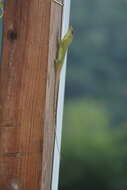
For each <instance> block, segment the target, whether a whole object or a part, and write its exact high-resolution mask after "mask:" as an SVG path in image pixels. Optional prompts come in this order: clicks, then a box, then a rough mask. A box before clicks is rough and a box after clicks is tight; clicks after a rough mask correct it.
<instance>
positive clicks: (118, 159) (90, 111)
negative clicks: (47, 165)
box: [60, 99, 127, 190]
mask: <svg viewBox="0 0 127 190" xmlns="http://www.w3.org/2000/svg"><path fill="white" fill-rule="evenodd" d="M64 117H65V119H64V136H63V142H64V143H63V146H62V155H61V156H62V162H61V173H60V190H64V189H66V190H71V189H73V190H76V189H87V190H93V188H94V189H95V190H102V189H103V190H121V189H122V190H124V189H127V166H126V162H127V161H126V160H127V159H126V158H127V149H126V147H127V127H125V126H127V125H126V124H125V125H124V126H120V127H119V128H117V129H115V128H111V127H110V122H109V121H110V117H109V115H108V113H107V111H106V110H105V109H104V106H103V103H102V102H95V101H93V100H89V99H84V100H77V101H76V102H75V103H74V102H73V101H72V102H69V103H67V105H66V106H65V115H64ZM121 129H124V130H121Z"/></svg>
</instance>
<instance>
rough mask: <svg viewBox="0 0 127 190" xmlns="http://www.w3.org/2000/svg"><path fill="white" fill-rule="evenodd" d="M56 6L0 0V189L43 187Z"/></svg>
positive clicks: (48, 159)
mask: <svg viewBox="0 0 127 190" xmlns="http://www.w3.org/2000/svg"><path fill="white" fill-rule="evenodd" d="M61 11H62V8H61V7H58V6H57V5H56V4H55V3H53V1H51V0H9V1H6V4H5V15H4V46H3V59H2V60H3V62H2V64H1V65H0V189H2V190H28V189H30V190H40V189H42V190H49V189H50V184H51V172H52V159H53V158H52V157H53V147H54V129H55V126H54V118H53V115H54V114H53V102H54V97H53V94H54V76H55V75H54V67H53V62H54V58H55V55H56V45H57V39H58V36H59V31H60V25H61Z"/></svg>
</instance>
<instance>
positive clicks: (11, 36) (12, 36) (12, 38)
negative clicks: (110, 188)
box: [7, 29, 17, 41]
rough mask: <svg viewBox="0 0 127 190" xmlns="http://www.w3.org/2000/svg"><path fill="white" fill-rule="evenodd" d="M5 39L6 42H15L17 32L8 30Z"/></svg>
mask: <svg viewBox="0 0 127 190" xmlns="http://www.w3.org/2000/svg"><path fill="white" fill-rule="evenodd" d="M7 38H8V40H10V41H15V40H17V32H16V31H15V30H12V29H11V30H9V31H8V32H7Z"/></svg>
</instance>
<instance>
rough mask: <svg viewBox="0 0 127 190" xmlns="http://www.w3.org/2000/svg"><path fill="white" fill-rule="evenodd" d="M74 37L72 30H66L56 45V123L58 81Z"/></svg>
mask: <svg viewBox="0 0 127 190" xmlns="http://www.w3.org/2000/svg"><path fill="white" fill-rule="evenodd" d="M73 36H74V30H73V28H72V27H70V28H69V29H68V32H67V34H65V36H64V37H63V39H62V40H60V41H59V43H58V51H57V58H56V59H55V61H54V66H55V97H54V98H55V108H54V109H55V110H54V111H55V121H56V111H57V110H56V109H57V99H58V91H59V81H60V73H61V69H62V66H63V64H64V59H65V56H66V53H67V50H68V48H69V46H70V44H71V43H72V40H73Z"/></svg>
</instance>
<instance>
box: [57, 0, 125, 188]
mask: <svg viewBox="0 0 127 190" xmlns="http://www.w3.org/2000/svg"><path fill="white" fill-rule="evenodd" d="M71 23H72V25H73V27H74V28H75V39H74V42H73V45H72V48H71V50H70V51H69V60H68V69H67V84H66V101H65V102H66V103H65V114H64V130H63V143H62V155H61V157H62V158H61V170H60V186H59V190H93V189H95V190H125V189H127V116H126V115H127V106H126V105H127V1H126V0H78V1H77V0H76V1H74V0H72V11H71Z"/></svg>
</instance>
